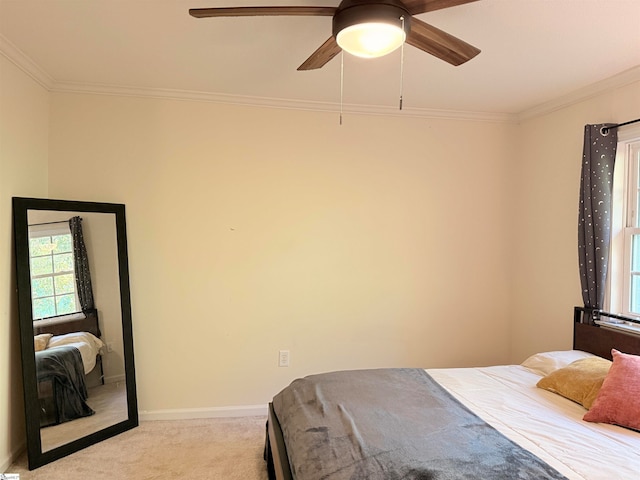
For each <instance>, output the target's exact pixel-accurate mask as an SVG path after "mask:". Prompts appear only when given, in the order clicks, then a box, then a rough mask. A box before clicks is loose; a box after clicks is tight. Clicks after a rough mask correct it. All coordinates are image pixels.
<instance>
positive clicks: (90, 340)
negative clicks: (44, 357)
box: [47, 332, 104, 375]
mask: <svg viewBox="0 0 640 480" xmlns="http://www.w3.org/2000/svg"><path fill="white" fill-rule="evenodd" d="M61 346H71V347H76V348H77V349H78V350H79V351H80V356H81V357H82V366H83V367H84V373H85V375H87V374H89V372H91V370H93V369H94V368H95V366H96V363H97V356H98V355H99V354H100V353H101V349H102V348H103V347H104V342H103V341H102V340H100V339H99V338H97V337H95V336H94V335H92V334H91V333H88V332H73V333H66V334H64V335H56V336H54V337H51V339H50V340H49V344H48V345H47V349H49V348H56V347H61Z"/></svg>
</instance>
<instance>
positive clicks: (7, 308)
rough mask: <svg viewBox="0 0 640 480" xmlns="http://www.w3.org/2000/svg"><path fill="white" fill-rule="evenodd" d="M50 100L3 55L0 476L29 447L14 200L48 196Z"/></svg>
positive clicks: (0, 96)
mask: <svg viewBox="0 0 640 480" xmlns="http://www.w3.org/2000/svg"><path fill="white" fill-rule="evenodd" d="M48 122H49V96H48V93H47V92H46V91H45V90H44V89H43V88H41V87H40V86H39V85H38V84H36V83H35V82H34V81H32V80H31V79H30V78H29V77H27V76H26V75H25V74H24V73H23V72H22V71H20V70H18V69H17V68H16V67H15V65H14V64H13V63H11V62H9V61H8V60H7V59H6V58H5V57H4V56H2V55H0V258H1V261H0V265H2V268H0V425H2V427H1V428H0V472H4V471H5V468H7V467H8V466H9V464H10V462H11V460H12V458H13V456H14V455H15V454H16V453H17V452H18V450H19V449H20V448H22V447H23V446H24V443H25V433H24V406H23V400H22V377H21V369H20V339H19V334H18V309H17V297H16V294H15V290H16V280H15V262H14V260H13V231H12V220H11V218H12V216H11V197H14V196H18V197H28V196H33V197H46V196H47V156H48Z"/></svg>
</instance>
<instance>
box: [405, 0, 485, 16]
mask: <svg viewBox="0 0 640 480" xmlns="http://www.w3.org/2000/svg"><path fill="white" fill-rule="evenodd" d="M477 1H478V0H403V1H402V3H404V6H405V7H406V8H407V10H408V12H409V13H410V14H411V15H418V14H420V13H427V12H433V11H435V10H442V9H443V8H449V7H455V6H457V5H463V4H465V3H471V2H477Z"/></svg>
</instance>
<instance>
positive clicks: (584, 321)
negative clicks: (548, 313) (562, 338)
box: [573, 307, 640, 360]
mask: <svg viewBox="0 0 640 480" xmlns="http://www.w3.org/2000/svg"><path fill="white" fill-rule="evenodd" d="M599 315H600V316H603V317H606V316H608V315H607V314H605V313H604V312H600V313H599ZM614 318H620V317H619V316H614ZM573 348H574V349H575V350H582V351H585V352H589V353H593V354H594V355H598V356H600V357H604V358H607V359H609V360H611V349H612V348H615V349H616V350H618V351H620V352H623V353H631V354H633V355H640V336H638V335H634V334H633V333H625V332H621V331H619V330H611V329H609V328H603V327H601V326H599V325H596V324H595V323H594V321H593V315H591V312H589V311H588V310H586V309H584V308H582V307H575V308H574V328H573Z"/></svg>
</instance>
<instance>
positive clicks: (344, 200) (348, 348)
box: [50, 94, 517, 412]
mask: <svg viewBox="0 0 640 480" xmlns="http://www.w3.org/2000/svg"><path fill="white" fill-rule="evenodd" d="M52 118H53V119H55V121H54V122H52V131H51V150H50V194H51V196H52V197H57V198H72V199H82V200H100V201H113V202H122V203H125V204H126V206H127V221H128V235H129V257H130V268H131V285H132V299H133V300H132V301H133V305H132V307H133V319H134V335H135V339H134V340H135V353H136V367H137V374H138V387H139V403H140V409H141V410H143V411H148V412H153V411H157V410H162V409H189V408H208V407H226V406H240V405H264V404H266V403H267V401H268V400H269V399H270V398H271V397H272V396H273V395H274V393H276V392H277V391H278V390H279V389H280V388H281V387H283V386H284V385H286V384H287V383H289V382H290V381H291V380H292V379H293V378H295V377H297V376H300V375H305V374H309V373H313V372H319V371H324V370H332V369H342V368H358V367H378V366H424V367H436V366H452V365H458V366H465V365H478V364H490V363H495V362H505V361H507V360H508V336H509V326H508V311H507V310H508V296H507V290H508V278H507V273H508V262H507V259H506V258H505V256H504V255H503V252H504V251H505V249H506V248H507V245H508V240H507V237H508V233H509V230H508V229H507V220H508V219H507V205H508V202H509V198H508V197H507V195H506V191H507V185H508V181H509V179H508V177H507V169H506V167H507V165H508V163H509V162H511V161H512V159H513V157H514V153H515V150H514V145H515V143H514V140H513V139H514V134H515V132H516V129H517V126H514V125H504V124H490V123H481V122H470V121H466V122H465V121H448V120H419V119H405V118H383V117H375V116H370V117H366V116H353V117H351V116H347V117H346V118H345V122H344V125H343V126H340V125H339V124H338V117H337V115H336V114H322V113H311V112H301V111H287V110H276V109H266V108H250V107H239V106H224V105H217V104H212V103H201V102H188V101H170V100H156V99H139V98H122V97H112V96H91V95H73V94H53V95H52ZM76 182H81V183H76ZM279 349H289V350H290V351H291V367H289V368H278V366H277V356H278V350H279Z"/></svg>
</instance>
